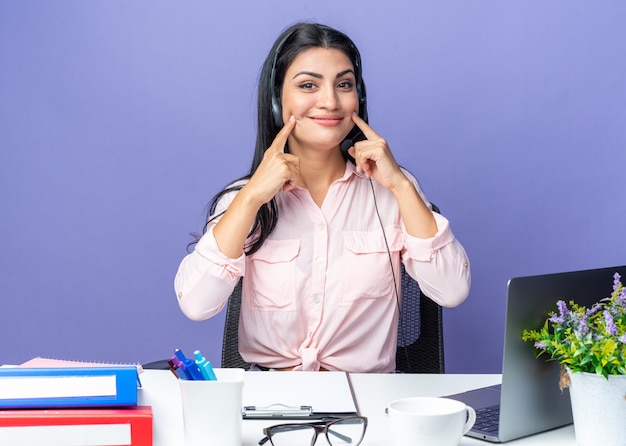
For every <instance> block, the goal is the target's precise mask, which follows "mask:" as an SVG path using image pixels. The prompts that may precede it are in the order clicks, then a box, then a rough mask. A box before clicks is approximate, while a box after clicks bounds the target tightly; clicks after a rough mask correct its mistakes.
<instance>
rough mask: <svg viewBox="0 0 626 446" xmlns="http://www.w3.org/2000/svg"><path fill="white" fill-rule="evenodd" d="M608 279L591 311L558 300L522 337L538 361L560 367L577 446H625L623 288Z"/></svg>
mask: <svg viewBox="0 0 626 446" xmlns="http://www.w3.org/2000/svg"><path fill="white" fill-rule="evenodd" d="M613 278H614V281H613V293H612V294H611V296H610V297H607V298H605V299H601V300H600V301H598V302H597V303H596V304H595V305H593V306H592V307H591V308H586V307H584V306H580V305H577V304H576V303H575V302H573V301H571V302H569V306H568V304H567V303H565V301H563V300H559V301H558V302H557V309H558V312H551V313H550V314H548V318H547V319H546V321H545V323H544V325H543V327H542V328H540V329H539V330H524V331H523V333H522V339H523V340H524V341H533V342H534V345H535V348H536V349H537V350H538V353H537V356H541V355H548V356H549V358H548V360H551V361H558V362H559V363H560V364H561V382H560V385H561V389H563V388H565V387H569V392H570V398H571V402H572V415H573V418H574V430H575V432H576V442H577V443H578V444H579V445H581V446H592V445H593V446H596V445H604V446H608V445H624V444H626V422H625V421H626V288H624V286H623V285H622V283H621V277H620V275H619V274H618V273H615V275H614V276H613Z"/></svg>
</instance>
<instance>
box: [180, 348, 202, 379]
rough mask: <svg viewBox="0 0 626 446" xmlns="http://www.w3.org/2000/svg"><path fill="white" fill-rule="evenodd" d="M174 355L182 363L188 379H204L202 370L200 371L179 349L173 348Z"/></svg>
mask: <svg viewBox="0 0 626 446" xmlns="http://www.w3.org/2000/svg"><path fill="white" fill-rule="evenodd" d="M174 355H175V356H176V358H177V359H178V360H179V361H180V362H181V363H182V364H183V369H184V370H185V372H186V373H187V376H188V377H189V379H192V380H199V381H201V380H204V376H203V375H202V372H201V371H200V369H199V368H198V366H197V365H196V363H195V362H194V361H192V360H191V359H189V358H187V357H186V356H185V354H184V353H183V351H182V350H181V349H179V348H177V349H176V350H174Z"/></svg>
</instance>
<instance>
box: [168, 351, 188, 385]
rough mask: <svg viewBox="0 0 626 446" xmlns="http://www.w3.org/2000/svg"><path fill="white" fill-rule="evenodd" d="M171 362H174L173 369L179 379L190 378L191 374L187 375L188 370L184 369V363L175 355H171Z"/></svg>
mask: <svg viewBox="0 0 626 446" xmlns="http://www.w3.org/2000/svg"><path fill="white" fill-rule="evenodd" d="M172 362H173V363H174V369H175V370H176V373H177V374H178V377H179V378H180V379H191V376H189V372H187V371H186V370H185V365H184V364H183V363H182V362H181V360H180V359H178V357H177V356H176V355H174V356H172Z"/></svg>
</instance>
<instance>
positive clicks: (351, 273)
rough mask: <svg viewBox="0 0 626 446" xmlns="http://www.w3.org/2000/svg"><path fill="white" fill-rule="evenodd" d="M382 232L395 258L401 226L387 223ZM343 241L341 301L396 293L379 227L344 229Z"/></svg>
mask: <svg viewBox="0 0 626 446" xmlns="http://www.w3.org/2000/svg"><path fill="white" fill-rule="evenodd" d="M385 235H386V237H387V244H388V245H389V251H390V252H391V257H392V259H394V262H396V259H397V257H398V256H399V255H400V251H401V250H402V247H403V246H404V243H403V235H402V230H401V229H400V228H399V227H396V226H393V227H387V228H385ZM343 242H344V253H343V259H342V268H343V277H344V282H343V287H342V289H343V290H342V296H341V304H342V305H352V304H353V303H354V302H356V301H359V300H363V299H381V298H384V299H389V298H392V297H393V296H394V295H395V292H394V282H393V276H392V274H391V264H390V263H389V252H388V250H387V244H386V243H385V238H384V237H383V233H382V231H369V232H348V231H346V232H344V233H343ZM395 264H396V263H394V265H395ZM396 269H397V268H396ZM396 274H398V271H396Z"/></svg>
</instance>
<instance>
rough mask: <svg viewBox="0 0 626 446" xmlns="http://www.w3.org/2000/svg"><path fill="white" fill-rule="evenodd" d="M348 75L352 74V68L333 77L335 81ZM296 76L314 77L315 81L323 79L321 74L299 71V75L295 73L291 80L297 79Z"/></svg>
mask: <svg viewBox="0 0 626 446" xmlns="http://www.w3.org/2000/svg"><path fill="white" fill-rule="evenodd" d="M348 73H352V74H354V70H353V69H352V68H348V69H347V70H344V71H340V72H339V73H337V75H336V76H335V79H339V78H340V77H343V76H345V75H346V74H348ZM298 76H311V77H314V78H317V79H323V78H324V76H322V75H321V74H319V73H315V72H313V71H300V72H299V73H296V74H295V75H294V76H293V79H295V78H297V77H298Z"/></svg>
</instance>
